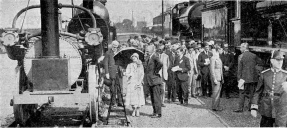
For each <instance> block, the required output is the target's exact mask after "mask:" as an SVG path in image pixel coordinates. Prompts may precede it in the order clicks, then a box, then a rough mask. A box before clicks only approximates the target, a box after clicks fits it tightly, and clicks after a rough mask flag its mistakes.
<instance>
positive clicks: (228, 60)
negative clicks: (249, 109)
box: [219, 43, 234, 99]
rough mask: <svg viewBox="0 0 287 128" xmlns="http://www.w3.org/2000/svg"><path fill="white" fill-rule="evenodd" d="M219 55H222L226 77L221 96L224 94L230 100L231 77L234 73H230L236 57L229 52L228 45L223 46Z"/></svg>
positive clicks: (224, 75)
mask: <svg viewBox="0 0 287 128" xmlns="http://www.w3.org/2000/svg"><path fill="white" fill-rule="evenodd" d="M219 53H220V59H221V61H222V64H223V77H224V83H223V84H222V90H221V95H222V93H223V92H224V93H225V96H226V98H227V99H229V98H230V95H229V93H230V86H231V84H232V83H231V82H232V81H231V77H230V76H231V74H232V73H231V72H230V69H231V68H232V66H233V63H234V55H233V53H230V52H229V51H228V44H227V43H225V44H223V50H222V49H220V51H219Z"/></svg>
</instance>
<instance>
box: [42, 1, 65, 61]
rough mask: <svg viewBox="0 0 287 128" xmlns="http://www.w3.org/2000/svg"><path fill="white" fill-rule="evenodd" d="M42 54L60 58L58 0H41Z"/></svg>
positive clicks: (46, 56) (47, 56)
mask: <svg viewBox="0 0 287 128" xmlns="http://www.w3.org/2000/svg"><path fill="white" fill-rule="evenodd" d="M40 5H41V27H42V55H43V57H45V58H58V57H59V55H60V50H59V22H58V0H41V1H40Z"/></svg>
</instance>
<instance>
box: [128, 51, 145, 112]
mask: <svg viewBox="0 0 287 128" xmlns="http://www.w3.org/2000/svg"><path fill="white" fill-rule="evenodd" d="M131 59H132V61H133V62H132V63H130V64H128V66H127V69H126V72H125V73H124V75H125V76H126V77H127V94H126V101H125V105H131V106H132V108H133V113H132V116H139V115H140V110H139V109H140V107H141V106H142V105H144V104H145V99H144V92H143V84H142V82H143V78H144V68H143V64H142V62H141V60H140V59H139V55H138V54H137V53H134V54H133V55H132V56H131Z"/></svg>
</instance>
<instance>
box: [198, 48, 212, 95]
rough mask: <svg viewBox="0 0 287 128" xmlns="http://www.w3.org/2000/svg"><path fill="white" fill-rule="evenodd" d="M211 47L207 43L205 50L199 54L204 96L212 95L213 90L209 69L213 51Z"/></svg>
mask: <svg viewBox="0 0 287 128" xmlns="http://www.w3.org/2000/svg"><path fill="white" fill-rule="evenodd" d="M209 49H210V47H209V45H208V44H207V43H205V46H204V50H203V51H202V52H201V53H200V54H199V55H198V65H199V66H200V72H201V75H202V79H201V82H202V84H201V86H202V95H203V97H204V98H206V96H209V97H210V96H211V92H212V87H211V81H210V70H209V65H210V58H211V57H212V53H211V52H210V51H209Z"/></svg>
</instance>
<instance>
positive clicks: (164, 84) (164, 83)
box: [160, 79, 166, 104]
mask: <svg viewBox="0 0 287 128" xmlns="http://www.w3.org/2000/svg"><path fill="white" fill-rule="evenodd" d="M165 87H166V80H164V79H162V84H161V94H160V97H161V100H162V104H164V99H165Z"/></svg>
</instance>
